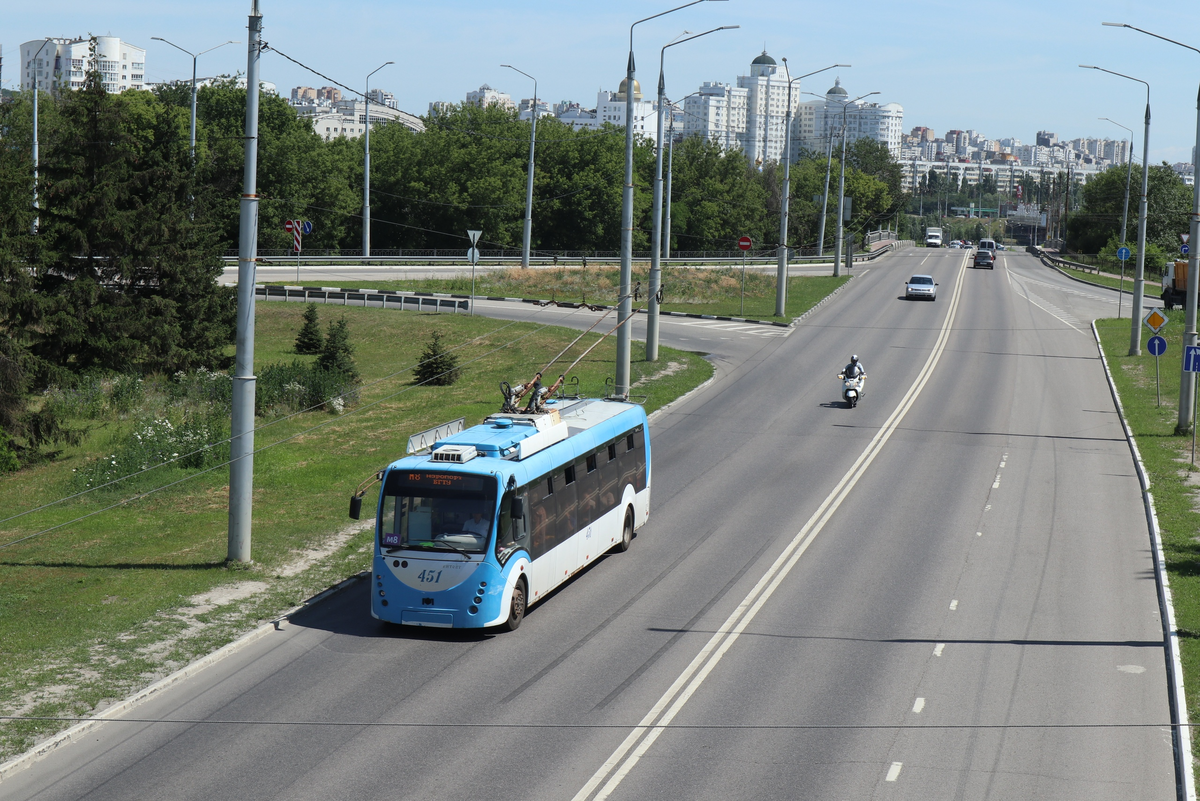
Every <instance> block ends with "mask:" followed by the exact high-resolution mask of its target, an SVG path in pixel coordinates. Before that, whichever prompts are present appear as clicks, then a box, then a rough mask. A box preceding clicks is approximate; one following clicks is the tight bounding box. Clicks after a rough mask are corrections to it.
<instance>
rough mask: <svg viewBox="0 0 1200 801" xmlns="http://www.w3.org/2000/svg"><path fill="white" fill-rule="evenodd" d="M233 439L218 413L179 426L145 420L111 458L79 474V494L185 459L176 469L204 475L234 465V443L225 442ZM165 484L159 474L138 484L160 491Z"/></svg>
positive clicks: (189, 416) (196, 415)
mask: <svg viewBox="0 0 1200 801" xmlns="http://www.w3.org/2000/svg"><path fill="white" fill-rule="evenodd" d="M228 436H229V426H228V421H227V419H226V418H225V416H224V414H222V413H220V412H216V411H213V410H209V411H208V412H207V413H203V412H196V411H187V412H183V413H182V414H179V415H177V416H176V417H175V419H174V420H172V419H171V418H170V417H143V418H141V419H140V420H138V421H137V422H136V423H135V424H134V426H133V428H132V429H131V430H130V431H128V432H127V433H125V434H122V435H121V436H120V437H119V438H118V439H117V440H116V441H115V442H114V443H113V447H112V448H111V449H110V452H109V453H107V454H105V455H104V456H101V457H100V458H99V459H97V460H95V461H93V462H90V463H88V464H87V465H86V466H84V467H83V468H80V469H78V470H76V471H75V484H76V486H77V488H78V489H90V488H92V487H97V486H99V485H101V484H106V483H108V482H109V481H114V480H116V479H120V478H124V477H127V476H130V475H132V474H133V473H138V472H140V471H143V470H149V469H150V468H153V467H156V466H158V465H162V464H163V463H165V462H167V461H170V460H171V459H177V458H179V457H183V458H181V459H179V461H177V462H174V463H173V464H172V465H171V468H174V469H176V470H200V469H203V468H206V467H211V466H213V465H217V464H220V463H221V462H224V461H227V460H228V459H229V443H228V442H223V441H222V440H224V439H225V438H226V437H228ZM213 443H218V444H213ZM210 445H211V447H205V446H210ZM168 469H169V468H168ZM165 481H166V477H165V476H164V475H163V474H161V473H160V472H158V471H155V472H154V473H150V474H148V475H147V476H146V478H145V479H143V480H140V481H135V482H134V486H143V485H156V486H157V485H161V484H162V483H164V482H165ZM116 488H118V489H120V490H122V491H124V490H127V489H129V488H130V487H128V486H125V485H123V484H118V485H116Z"/></svg>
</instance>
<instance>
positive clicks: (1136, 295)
mask: <svg viewBox="0 0 1200 801" xmlns="http://www.w3.org/2000/svg"><path fill="white" fill-rule="evenodd" d="M1079 66H1080V67H1082V68H1083V69H1087V70H1098V71H1100V72H1107V73H1108V74H1109V75H1115V76H1117V77H1118V78H1124V79H1125V80H1127V81H1134V82H1135V83H1140V84H1142V85H1143V86H1145V87H1146V129H1145V131H1144V132H1143V133H1142V197H1141V200H1140V201H1139V203H1138V242H1137V245H1138V255H1137V266H1136V267H1135V268H1134V270H1135V272H1134V276H1133V299H1132V300H1131V301H1130V310H1131V311H1132V312H1133V314H1132V319H1131V320H1130V326H1129V327H1130V331H1129V355H1130V356H1140V355H1141V353H1142V320H1141V316H1142V299H1143V298H1144V296H1145V292H1146V286H1145V280H1144V279H1145V269H1146V193H1147V190H1148V189H1149V181H1150V84H1148V83H1146V82H1145V81H1143V80H1142V79H1141V78H1134V77H1132V76H1129V75H1125V74H1122V73H1120V72H1113V71H1112V70H1106V69H1104V68H1103V67H1094V66H1092V65H1090V64H1080V65H1079ZM1068 168H1069V165H1068ZM1070 175H1071V173H1070V172H1068V173H1067V178H1068V179H1069V178H1070ZM1070 196H1071V185H1070V180H1068V181H1067V197H1068V198H1070ZM1065 233H1066V232H1065V230H1064V231H1063V234H1064V236H1065ZM1188 294H1189V295H1191V296H1194V295H1195V288H1194V287H1192V286H1191V284H1190V283H1189V284H1188ZM1192 308H1195V305H1194V304H1193V305H1192ZM1194 322H1195V318H1194V315H1193V324H1194ZM1192 330H1193V331H1195V327H1194V325H1193V328H1192ZM1185 338H1186V335H1185ZM1189 409H1190V407H1189ZM1183 414H1184V412H1183V411H1182V410H1181V411H1180V415H1181V417H1180V419H1181V420H1182V419H1183V417H1182V415H1183Z"/></svg>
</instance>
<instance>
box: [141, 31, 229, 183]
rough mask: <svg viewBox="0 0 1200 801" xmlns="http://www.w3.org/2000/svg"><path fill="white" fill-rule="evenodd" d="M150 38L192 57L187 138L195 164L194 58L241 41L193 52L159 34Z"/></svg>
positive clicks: (224, 43)
mask: <svg viewBox="0 0 1200 801" xmlns="http://www.w3.org/2000/svg"><path fill="white" fill-rule="evenodd" d="M150 38H151V39H154V40H155V41H158V42H162V43H163V44H169V45H170V46H171V47H173V48H175V49H176V50H179V51H180V52H183V53H187V54H188V55H189V56H191V57H192V123H191V127H190V133H189V137H188V140H189V142H190V143H191V150H190V153H191V157H192V166H195V164H196V60H197V59H198V58H200V56H202V55H204V54H205V53H211V52H212V51H214V50H216V49H217V48H218V47H224V46H225V45H227V44H241V42H237V41H234V40H233V39H230V40H229V41H228V42H221V44H219V45H217V46H216V47H210V48H208V49H207V50H201V51H200V52H199V53H193V52H192V51H191V50H184V49H183V48H182V47H180V46H179V45H177V44H175V43H174V42H172V41H170V40H168V39H164V38H162V37H161V36H151V37H150Z"/></svg>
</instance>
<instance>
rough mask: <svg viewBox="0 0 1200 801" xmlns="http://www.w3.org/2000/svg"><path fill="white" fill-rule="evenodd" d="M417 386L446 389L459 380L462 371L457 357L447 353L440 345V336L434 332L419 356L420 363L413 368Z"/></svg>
mask: <svg viewBox="0 0 1200 801" xmlns="http://www.w3.org/2000/svg"><path fill="white" fill-rule="evenodd" d="M413 374H414V375H416V377H417V383H418V384H424V385H427V386H429V385H431V386H435V387H448V386H450V385H451V384H453V383H454V382H455V381H457V380H458V379H459V376H460V375H461V374H462V370H461V369H459V366H458V357H457V356H455V355H454V354H453V353H449V352H448V351H447V350H446V348H445V346H444V345H443V344H442V335H441V334H440V333H438V332H437V331H434V332H433V334H432V335H430V337H429V342H427V343H426V345H425V351H424V352H423V353H422V354H421V363H420V364H418V365H417V366H416V367H415V368H413Z"/></svg>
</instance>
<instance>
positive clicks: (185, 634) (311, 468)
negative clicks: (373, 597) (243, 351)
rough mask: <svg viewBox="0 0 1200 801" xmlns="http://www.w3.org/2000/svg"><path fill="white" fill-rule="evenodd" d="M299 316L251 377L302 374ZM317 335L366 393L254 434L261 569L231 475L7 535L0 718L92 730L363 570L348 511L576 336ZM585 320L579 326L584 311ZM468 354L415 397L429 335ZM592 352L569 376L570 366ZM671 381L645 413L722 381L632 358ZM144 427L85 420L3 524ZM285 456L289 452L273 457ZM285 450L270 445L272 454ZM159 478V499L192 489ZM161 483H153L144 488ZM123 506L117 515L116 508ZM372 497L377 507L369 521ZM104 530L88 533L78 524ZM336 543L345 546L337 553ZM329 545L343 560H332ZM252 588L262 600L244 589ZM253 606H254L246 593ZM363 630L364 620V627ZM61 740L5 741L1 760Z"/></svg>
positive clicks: (27, 736)
mask: <svg viewBox="0 0 1200 801" xmlns="http://www.w3.org/2000/svg"><path fill="white" fill-rule="evenodd" d="M303 311H304V306H303V305H302V304H285V303H263V304H260V305H259V306H258V311H257V332H256V343H257V353H256V356H257V361H256V369H258V370H259V371H261V367H262V366H263V365H264V364H267V363H270V362H278V361H291V360H293V359H296V358H304V359H311V358H313V357H297V356H295V354H293V353H292V342H293V340H294V338H295V335H296V332H297V331H298V330H299V328H300V323H301V319H300V316H301V313H302V312H303ZM319 313H320V316H321V321H322V328H325V327H326V325H327V324H328V321H330V320H333V319H337V318H340V317H342V316H343V315H344V316H345V319H346V320H347V321H348V324H349V328H350V334H351V342H352V343H354V345H355V347H356V349H357V351H356V354H355V358H356V360H357V363H358V365H359V367H360V369H361V371H362V377H363V382H364V385H363V388H362V390H361V400H360V402H359V404H358V405H357V407H352V408H351V409H348V410H347V412H346V413H344V414H341V415H335V414H331V413H328V412H321V411H314V412H307V413H303V414H299V415H297V416H295V417H292V418H290V419H280V418H275V419H274V420H271V419H266V420H264V419H259V420H258V421H257V425H258V430H257V432H256V435H255V436H256V438H255V445H256V447H258V448H266V450H263V451H262V452H260V453H258V454H257V455H256V456H255V464H254V468H255V477H254V525H253V557H254V563H253V564H252V565H232V566H231V565H226V564H225V562H224V558H225V552H226V531H227V496H228V470H227V469H219V470H215V471H213V472H211V473H207V474H204V475H199V476H196V477H195V478H193V479H191V480H188V481H185V482H184V483H182V484H180V485H179V486H177V487H174V488H171V489H166V490H164V491H161V492H157V493H155V494H151V495H148V496H146V497H140V498H139V497H136V493H135V495H134V497H130V496H129V494H128V491H127V492H126V493H122V492H121V491H120V490H119V489H115V490H104V491H100V492H95V493H92V494H90V495H87V496H85V497H83V498H79V499H76V500H72V501H69V502H67V503H64V504H60V505H57V506H54V507H51V508H49V509H47V510H45V511H41V512H37V513H34V514H30V515H27V516H24V517H20V518H18V519H16V520H9V521H7V522H5V523H0V546H2V545H5V544H7V543H12V542H13V541H15V540H18V539H20V538H22V537H25V536H28V535H30V534H36V533H38V532H40V531H43V530H45V529H48V528H50V527H52V526H56V525H59V524H62V523H67V525H65V526H63V527H62V528H59V529H57V530H55V531H53V532H50V533H47V534H44V535H42V536H37V537H36V538H34V539H30V540H27V541H25V542H22V543H19V544H15V545H9V546H8V547H2V548H0V711H2V712H3V714H24V715H56V714H75V715H83V714H90V713H91V712H92V711H93V710H94V709H95V708H96V707H97V705H98V704H100V703H101V702H103V701H104V700H105V699H116V698H121V697H124V696H125V695H127V694H128V693H130V692H131V691H133V690H135V689H137V688H139V687H142V686H145V685H146V684H147V683H149V681H150V680H152V679H153V678H154V677H156V676H160V675H163V674H164V673H165V672H168V671H169V670H171V669H173V668H175V667H178V666H180V665H183V664H186V663H187V662H189V661H191V660H192V659H194V658H196V657H197V656H199V655H201V654H204V653H207V652H209V651H211V650H213V649H214V648H216V647H219V646H220V645H222V644H224V643H225V642H228V641H230V640H232V639H233V638H234V637H236V636H237V635H238V634H240V633H241V632H243V631H245V630H247V629H248V628H251V627H252V626H253V625H254V624H255V623H256V622H257V621H261V620H267V619H270V618H271V617H273V616H274V615H277V614H278V613H279V612H280V611H282V610H285V609H287V608H289V607H290V606H291V605H294V604H296V603H298V602H299V601H301V600H303V599H304V598H306V597H308V596H309V595H311V594H313V593H314V592H316V591H319V590H320V589H323V588H324V587H327V586H329V585H330V584H332V583H334V582H336V581H338V580H340V579H341V578H344V577H346V576H349V575H353V574H355V573H357V572H359V571H360V570H363V569H366V568H367V567H368V566H369V559H370V553H369V550H370V543H371V538H370V535H369V534H367V533H365V532H361V531H360V532H357V533H354V532H352V531H351V530H350V529H349V528H348V525H349V524H350V521H349V520H348V519H347V505H348V499H349V497H350V494H351V492H352V491H353V490H354V488H355V487H356V485H358V483H359V482H360V481H361V480H362V479H364V478H366V477H368V476H369V475H371V474H372V473H373V472H374V471H375V470H377V469H379V468H380V467H382V466H383V465H385V464H387V463H388V462H390V461H392V460H394V459H396V458H399V457H400V456H403V455H404V447H405V443H406V440H407V438H408V436H409V435H410V434H412V433H415V432H417V431H420V430H422V429H425V428H428V427H430V426H433V425H436V424H438V423H442V422H445V421H447V420H452V419H454V418H456V417H460V416H465V417H466V418H467V424H468V425H471V424H474V423H476V422H478V421H479V420H480V419H482V418H483V417H484V416H485V415H487V414H489V413H492V412H495V411H498V410H499V408H500V402H501V396H500V392H499V388H498V383H499V382H500V381H501V380H507V381H510V382H511V383H514V384H515V383H519V382H524V381H526V380H528V379H529V378H530V377H531V376H532V375H533V373H534V372H535V371H537V370H539V369H541V368H543V367H545V366H546V365H545V362H546V361H547V360H548V359H549V358H551V357H552V356H553V355H554V354H556V353H558V352H559V351H560V350H562V349H563V348H564V347H565V346H566V344H567V343H568V342H570V341H571V340H572V339H573V338H575V337H576V336H577V335H578V332H575V331H571V330H567V329H563V328H551V327H545V326H540V325H537V324H534V323H506V322H503V321H497V320H491V319H487V318H483V317H468V316H464V315H433V314H417V313H411V312H397V311H394V310H382V309H366V308H356V307H324V306H323V307H320V308H319ZM583 313H586V312H583ZM433 331H439V332H441V333H442V334H443V337H444V341H445V342H446V343H447V344H462V343H467V344H465V346H464V347H462V348H461V349H459V350H458V351H457V352H456V353H457V355H458V356H459V358H460V364H461V365H462V366H463V377H462V379H461V380H460V381H459V382H458V383H457V384H455V385H454V386H451V387H416V386H414V385H413V378H412V372H411V367H412V365H414V364H415V363H416V362H417V361H419V354H420V353H421V351H422V350H423V348H424V346H425V343H426V341H427V340H428V338H429V335H430V333H431V332H433ZM595 338H596V337H595V335H588V337H586V338H585V339H584V340H583V341H582V342H581V343H580V345H578V346H576V348H575V350H573V351H572V352H569V353H568V354H567V355H566V356H564V361H563V362H560V363H559V364H557V365H555V366H554V367H552V368H551V370H550V372H551V374H553V372H554V370H555V369H558V368H562V367H565V366H566V365H567V364H569V363H570V361H573V360H574V357H575V355H577V354H578V353H579V352H580V351H581V350H582V348H583V347H585V346H586V345H588V344H591V343H592V342H594V341H595ZM614 351H615V337H609V338H608V340H606V341H605V343H604V344H603V345H602V346H600V347H598V348H597V349H596V350H594V351H592V353H591V354H590V355H589V356H588V357H587V359H585V360H584V361H583V362H582V363H581V364H580V365H579V367H578V368H576V370H575V371H574V373H575V374H577V375H578V377H579V381H580V383H579V387H580V389H581V391H582V392H584V393H586V394H603V393H604V390H605V378H606V376H608V375H611V373H612V366H613V361H614V358H615V353H614ZM667 365H672V366H673V370H674V371H673V372H671V374H670V375H667V376H664V377H660V378H657V379H652V380H650V381H648V382H647V383H646V384H644V385H642V386H639V387H637V388H636V389H635V390H634V393H640V394H644V395H646V396H648V399H647V401H646V409H647V411H648V412H650V411H653V410H654V409H656V408H658V407H660V406H662V405H664V404H666V403H668V402H670V401H671V400H673V399H675V398H677V397H679V396H680V395H682V394H684V393H685V392H687V391H688V390H690V389H692V388H693V387H695V386H697V385H698V384H700V383H701V382H703V381H705V380H706V379H708V378H709V377H710V376H711V375H712V367H711V365H710V364H709V363H708V362H707V361H705V360H704V359H703V358H702V357H701V356H699V355H697V354H693V353H684V352H681V351H677V350H673V349H670V348H662V350H661V353H660V361H659V362H658V363H654V364H651V363H647V362H645V361H644V352H643V350H642V348H641V344H640V343H636V342H635V343H634V346H633V365H632V378H633V380H634V381H637V380H638V379H641V378H643V377H650V376H653V375H654V374H656V373H658V372H660V371H662V370H663V368H664V367H666V366H667ZM135 417H136V415H126V416H124V417H123V418H122V417H115V418H112V419H109V420H101V421H94V420H93V421H88V422H87V423H86V425H87V426H88V432H87V434H86V436H85V438H84V441H83V442H82V444H81V445H79V446H78V447H71V448H68V449H66V450H65V451H64V452H63V453H62V454H61V455H60V457H59V458H57V459H55V460H53V461H51V462H47V463H44V464H41V465H37V466H35V467H31V468H27V469H25V470H22V471H20V472H18V473H15V474H8V475H4V476H2V477H0V509H2V510H5V511H4V513H0V517H8V516H9V514H12V513H15V512H18V511H20V510H26V509H31V508H33V507H35V506H38V505H40V504H43V503H46V502H49V501H51V500H54V499H57V498H61V497H63V496H65V495H68V494H70V492H71V491H72V489H71V487H72V486H73V485H72V479H71V476H72V471H73V470H75V469H77V468H80V467H81V466H83V465H85V464H87V463H88V461H89V460H94V459H97V458H100V457H101V456H102V455H103V454H105V453H110V452H111V450H110V449H111V448H112V447H113V443H114V442H116V441H118V440H120V439H121V438H122V437H127V436H128V432H129V431H130V429H131V427H132V426H133V423H134V418H135ZM277 443H278V444H277ZM276 444H277V446H276ZM186 475H188V474H186V473H184V472H183V471H181V470H175V469H171V470H168V471H165V472H164V474H163V475H162V477H161V479H159V478H158V477H157V476H156V473H151V474H150V477H152V478H154V479H155V481H157V483H158V484H165V483H166V482H167V481H168V480H174V479H177V478H183V477H186ZM155 481H150V480H149V479H144V480H143V481H142V483H141V484H140V485H139V486H141V487H145V486H147V485H148V484H154V483H155ZM123 500H129V502H128V503H125V504H123V505H118V506H116V507H115V508H111V509H106V508H105V507H109V506H112V505H114V504H119V503H120V502H121V501H123ZM370 503H371V497H370V496H368V498H367V503H366V505H367V507H368V508H370ZM90 513H95V514H94V515H93V516H91V517H87V518H86V519H82V520H76V518H80V517H82V516H83V515H87V514H90ZM339 532H341V537H340V538H336V537H335V535H337V534H338V533H339ZM331 542H333V543H335V544H336V547H334V546H329V543H331ZM322 546H329V549H328V550H329V552H328V553H325V554H322V555H320V558H314V561H313V565H312V566H311V567H310V568H309V569H306V570H303V571H300V572H298V573H296V574H294V575H291V574H290V573H291V572H292V571H291V570H285V566H288V565H294V563H295V561H296V559H297V557H298V555H299V554H302V553H303V552H305V551H306V549H316V548H321V547H322ZM247 582H259V583H261V586H260V585H259V584H252V585H247ZM239 587H240V588H243V589H246V588H249V589H255V590H257V592H254V593H252V594H250V595H248V596H247V598H246V600H244V601H243V602H241V603H232V604H225V605H224V606H220V605H216V606H214V608H211V609H204V608H200V609H199V610H197V609H196V608H194V605H193V604H191V603H190V601H189V599H193V598H195V597H196V596H197V595H201V594H204V593H209V592H212V591H214V590H220V591H224V592H228V591H230V589H231V588H234V589H237V588H239ZM249 589H248V590H247V591H249ZM363 613H364V614H366V610H363ZM62 727H63V724H58V723H51V722H47V723H34V722H17V723H5V724H3V725H0V761H3V759H5V758H7V757H10V756H12V755H14V754H15V753H19V752H21V751H22V750H24V749H26V748H28V747H29V746H30V745H32V743H33V742H34V740H35V738H37V737H39V736H42V735H45V734H47V733H49V732H51V731H53V730H56V729H60V728H62Z"/></svg>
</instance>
